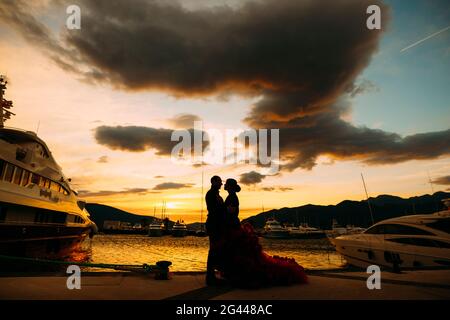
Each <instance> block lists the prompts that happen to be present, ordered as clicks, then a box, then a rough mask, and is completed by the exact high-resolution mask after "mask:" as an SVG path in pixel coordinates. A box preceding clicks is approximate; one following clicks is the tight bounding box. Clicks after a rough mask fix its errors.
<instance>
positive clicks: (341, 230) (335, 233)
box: [327, 219, 366, 238]
mask: <svg viewBox="0 0 450 320" xmlns="http://www.w3.org/2000/svg"><path fill="white" fill-rule="evenodd" d="M365 230H366V229H364V228H361V227H355V226H353V225H347V226H346V227H343V226H341V225H339V224H338V223H337V221H336V220H335V219H333V224H332V229H331V230H327V236H328V237H329V238H335V237H339V236H343V235H349V234H359V233H362V232H364V231H365Z"/></svg>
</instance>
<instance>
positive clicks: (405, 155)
mask: <svg viewBox="0 0 450 320" xmlns="http://www.w3.org/2000/svg"><path fill="white" fill-rule="evenodd" d="M330 110H332V109H330ZM335 111H336V110H335ZM288 124H289V125H290V126H287V127H284V128H280V154H281V157H282V160H283V161H284V163H285V164H284V169H288V170H294V169H296V168H299V167H300V168H303V169H311V168H312V167H313V166H315V165H316V160H317V158H318V157H319V156H321V155H326V156H329V157H331V158H333V159H355V160H360V161H363V162H365V163H367V164H377V165H378V164H393V163H400V162H404V161H408V160H413V159H417V160H420V159H434V158H437V157H439V156H443V155H449V154H450V129H449V130H443V131H436V132H428V133H420V134H413V135H409V136H405V137H402V136H400V135H399V134H396V133H391V132H386V131H382V130H379V129H371V128H367V127H357V126H354V125H352V124H350V123H349V122H346V121H344V120H342V119H341V118H340V117H339V114H335V113H333V112H330V111H329V112H328V113H321V114H319V115H311V116H305V117H301V118H297V119H293V120H291V121H290V122H289V123H288ZM283 125H286V124H285V123H283Z"/></svg>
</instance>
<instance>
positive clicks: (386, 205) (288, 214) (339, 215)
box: [243, 192, 450, 229]
mask: <svg viewBox="0 0 450 320" xmlns="http://www.w3.org/2000/svg"><path fill="white" fill-rule="evenodd" d="M446 198H450V193H448V192H436V193H434V194H433V195H429V194H426V195H422V196H416V197H411V198H408V199H404V198H400V197H396V196H391V195H379V196H377V197H374V198H369V202H370V204H371V208H372V212H373V220H374V222H375V223H376V222H378V221H381V220H385V219H388V218H394V217H399V216H404V215H411V214H427V213H433V212H436V211H438V210H442V209H443V208H444V205H443V204H442V199H446ZM269 218H275V219H276V220H277V221H279V222H280V223H293V224H294V225H298V224H300V223H308V224H309V225H310V226H314V227H318V228H321V229H331V226H332V221H333V219H336V220H337V222H338V223H339V224H341V225H344V226H345V225H348V224H350V225H355V226H361V227H365V228H366V227H369V226H370V225H371V224H372V219H371V216H370V211H369V207H368V204H367V200H363V201H351V200H344V201H342V202H340V203H338V204H337V205H328V206H322V205H313V204H307V205H304V206H299V207H293V208H281V209H274V210H270V211H267V212H262V213H259V214H257V215H255V216H252V217H249V218H246V219H244V220H243V222H244V221H245V222H249V223H251V224H252V225H253V227H255V228H257V229H260V228H263V227H264V224H265V222H266V220H267V219H269Z"/></svg>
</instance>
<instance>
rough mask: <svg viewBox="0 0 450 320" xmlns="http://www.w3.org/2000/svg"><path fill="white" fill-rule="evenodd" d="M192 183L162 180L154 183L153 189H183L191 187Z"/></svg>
mask: <svg viewBox="0 0 450 320" xmlns="http://www.w3.org/2000/svg"><path fill="white" fill-rule="evenodd" d="M193 185H194V184H192V183H176V182H164V183H160V184H158V185H156V186H155V187H154V188H153V190H169V189H183V188H191V187H192V186H193Z"/></svg>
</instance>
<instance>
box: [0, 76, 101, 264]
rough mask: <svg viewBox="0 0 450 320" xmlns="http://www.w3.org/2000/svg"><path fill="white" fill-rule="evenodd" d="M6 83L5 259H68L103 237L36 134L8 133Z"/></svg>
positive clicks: (0, 208)
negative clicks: (92, 238) (88, 241)
mask: <svg viewBox="0 0 450 320" xmlns="http://www.w3.org/2000/svg"><path fill="white" fill-rule="evenodd" d="M5 89H6V82H5V81H3V79H1V81H0V91H1V93H0V119H1V122H0V254H2V255H10V256H26V257H38V258H51V257H62V256H66V255H69V254H70V253H71V252H72V251H73V250H75V249H77V248H78V247H80V245H81V243H82V242H83V241H84V240H85V239H86V238H87V237H88V236H93V234H94V233H95V232H96V231H97V227H96V225H95V223H94V222H92V221H91V220H90V218H89V213H88V211H87V210H86V208H85V202H84V201H82V200H81V199H80V198H78V194H77V192H75V191H74V190H72V188H71V186H70V184H69V181H70V180H69V179H67V178H66V177H65V176H64V174H63V173H62V170H61V167H60V166H59V165H58V164H57V163H56V161H55V159H54V158H53V155H52V153H51V152H50V150H49V148H48V146H47V144H46V143H45V142H44V141H43V140H42V139H40V138H39V137H38V136H37V135H36V133H34V132H31V131H25V130H21V129H15V128H6V127H4V122H5V121H6V120H7V119H9V117H10V116H11V115H13V114H12V113H11V112H10V111H9V110H10V109H11V107H12V103H11V102H10V101H7V100H5V99H4V98H3V94H4V90H5Z"/></svg>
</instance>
